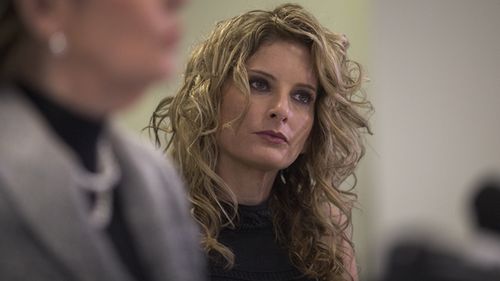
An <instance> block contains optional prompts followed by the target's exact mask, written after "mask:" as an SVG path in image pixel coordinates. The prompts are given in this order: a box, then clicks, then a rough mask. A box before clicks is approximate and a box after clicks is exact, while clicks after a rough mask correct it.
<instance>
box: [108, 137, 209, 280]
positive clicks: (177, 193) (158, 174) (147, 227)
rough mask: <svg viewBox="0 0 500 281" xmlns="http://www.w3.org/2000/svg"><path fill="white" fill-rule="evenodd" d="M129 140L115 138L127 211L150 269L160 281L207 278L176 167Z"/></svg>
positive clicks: (128, 219)
mask: <svg viewBox="0 0 500 281" xmlns="http://www.w3.org/2000/svg"><path fill="white" fill-rule="evenodd" d="M124 139H126V138H118V139H116V140H115V142H114V147H115V149H117V150H118V152H117V155H118V161H119V162H120V166H121V167H122V175H123V178H122V179H123V181H122V183H123V184H122V186H121V187H122V188H123V189H122V195H123V200H124V202H125V204H124V205H126V206H127V208H126V209H125V210H124V212H125V217H126V220H127V223H128V225H129V226H130V228H131V233H132V235H133V236H134V237H135V238H136V239H135V241H137V243H138V245H137V246H138V252H139V254H140V255H141V256H142V259H143V260H144V261H145V262H146V267H147V270H148V271H149V272H150V273H151V276H152V278H153V280H156V281H160V280H176V281H187V280H204V279H203V277H202V272H201V269H203V268H202V263H203V261H202V260H201V259H200V258H201V255H200V252H199V251H196V250H199V249H198V248H197V245H196V241H198V237H196V235H197V233H198V231H197V229H196V227H195V225H194V224H193V223H192V218H191V217H190V216H189V213H188V211H187V209H188V206H187V200H186V197H185V195H184V193H183V190H180V188H181V187H182V186H183V185H182V184H181V182H180V179H179V177H178V176H177V175H176V174H172V173H173V171H174V169H173V167H171V166H170V167H169V166H163V165H161V164H166V162H165V161H163V160H164V159H161V160H162V161H160V159H159V158H157V157H154V156H152V155H150V154H151V152H152V151H148V150H144V149H138V150H134V149H133V148H134V144H133V143H128V144H125V143H122V141H123V140H124ZM135 146H136V144H135ZM145 154H147V155H145ZM156 156H157V155H156ZM152 160H158V161H157V162H154V161H152ZM159 163H161V164H159ZM172 187H174V188H172ZM193 243H194V244H193ZM187 266H188V267H190V268H186V267H187ZM193 271H194V272H193ZM197 271H199V272H197Z"/></svg>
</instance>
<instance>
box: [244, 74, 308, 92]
mask: <svg viewBox="0 0 500 281" xmlns="http://www.w3.org/2000/svg"><path fill="white" fill-rule="evenodd" d="M248 72H254V73H257V74H260V75H262V76H265V77H267V78H269V79H271V80H272V81H276V80H277V79H276V77H274V76H273V75H272V74H270V73H267V72H265V71H262V70H257V69H249V71H248ZM298 86H300V87H305V88H308V89H310V90H312V91H314V92H317V89H316V87H314V86H313V85H311V84H306V83H298Z"/></svg>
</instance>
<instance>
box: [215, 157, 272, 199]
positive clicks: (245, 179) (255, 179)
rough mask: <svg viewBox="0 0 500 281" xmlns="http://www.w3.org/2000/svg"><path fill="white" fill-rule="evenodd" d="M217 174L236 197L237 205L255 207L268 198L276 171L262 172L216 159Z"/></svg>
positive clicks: (238, 163)
mask: <svg viewBox="0 0 500 281" xmlns="http://www.w3.org/2000/svg"><path fill="white" fill-rule="evenodd" d="M216 172H217V174H218V175H219V176H220V177H221V178H222V179H223V180H224V182H225V183H226V184H227V185H228V186H229V188H230V189H231V190H232V191H233V192H234V194H235V195H236V199H237V200H238V204H243V205H257V204H260V203H262V202H264V201H265V200H266V199H267V198H269V194H270V193H271V189H272V187H273V183H274V179H275V178H276V175H277V173H278V171H262V170H259V169H256V168H253V167H249V166H246V165H244V164H241V163H240V162H237V163H236V162H235V161H231V160H230V159H222V158H221V159H218V163H217V167H216Z"/></svg>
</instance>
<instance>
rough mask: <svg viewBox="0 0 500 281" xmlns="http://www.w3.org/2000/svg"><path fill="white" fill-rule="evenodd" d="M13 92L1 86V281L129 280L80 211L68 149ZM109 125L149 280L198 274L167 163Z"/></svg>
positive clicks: (190, 232) (184, 279)
mask: <svg viewBox="0 0 500 281" xmlns="http://www.w3.org/2000/svg"><path fill="white" fill-rule="evenodd" d="M15 91H16V90H14V89H6V88H2V89H0V280H5V281H17V280H27V281H45V280H46V281H100V280H103V281H104V280H105V281H129V280H132V277H131V276H130V275H129V274H128V273H127V271H126V270H125V268H124V266H123V265H122V264H121V262H120V261H119V259H118V257H117V254H116V251H115V249H114V248H113V247H112V243H111V241H109V237H108V236H107V235H105V233H103V232H102V231H98V230H96V229H94V228H92V227H91V226H90V225H89V223H88V221H87V219H86V218H87V216H86V209H85V208H86V205H85V203H86V202H85V198H84V197H83V196H82V194H81V192H80V191H79V189H78V187H77V186H76V183H75V181H74V180H73V179H72V177H71V174H72V171H71V169H72V168H71V167H73V166H74V165H69V164H68V163H71V161H76V160H75V159H76V158H75V156H74V155H73V154H72V152H70V150H69V149H68V148H67V147H66V145H65V144H63V143H62V142H61V141H60V140H59V139H58V138H57V137H56V136H55V135H54V134H53V133H52V131H51V130H49V128H48V124H46V123H45V119H43V118H42V117H41V116H40V115H39V113H38V112H37V111H36V110H35V109H34V108H33V107H32V105H31V104H30V103H29V102H28V101H26V100H24V98H23V97H22V96H21V95H19V94H16V93H15ZM110 127H112V128H111V130H110V135H111V143H112V146H113V149H114V151H115V153H116V155H117V158H118V163H119V165H120V167H121V170H122V184H121V185H120V188H122V191H121V193H122V194H123V198H124V199H123V200H124V203H123V205H124V213H125V214H124V217H125V220H126V221H127V223H128V225H129V227H130V229H131V234H132V236H133V238H134V239H135V240H136V241H137V242H136V243H137V247H138V252H139V255H140V258H141V259H142V260H143V261H144V262H145V265H146V267H147V270H148V271H149V272H150V275H151V276H152V277H153V280H155V281H160V280H174V281H195V280H196V281H198V280H205V279H204V276H205V274H204V269H205V264H204V260H203V258H202V254H201V251H200V250H199V248H198V245H199V242H198V237H197V229H196V227H195V225H194V223H193V222H192V220H191V217H190V215H189V212H188V205H187V200H186V197H185V195H184V192H183V190H182V184H181V182H180V180H179V177H178V176H177V174H176V173H175V172H174V169H173V167H172V166H171V165H170V164H169V163H167V162H166V161H165V160H164V159H163V157H162V156H161V155H160V154H159V153H157V152H155V151H154V150H153V149H151V148H148V147H146V146H144V145H143V144H141V142H139V141H138V140H136V139H134V138H133V137H131V136H128V135H126V134H125V133H124V132H123V131H121V130H119V129H117V128H116V126H114V125H113V126H110ZM137 281H140V280H137Z"/></svg>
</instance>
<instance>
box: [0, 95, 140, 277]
mask: <svg viewBox="0 0 500 281" xmlns="http://www.w3.org/2000/svg"><path fill="white" fill-rule="evenodd" d="M0 120H1V122H0V132H1V133H2V136H1V138H0V159H1V160H0V169H1V171H2V174H3V175H4V176H5V177H6V182H7V185H6V189H7V192H8V194H9V195H10V196H11V197H12V198H11V199H12V200H13V202H14V205H15V206H16V207H17V208H18V212H19V213H20V214H21V216H22V217H23V219H24V220H25V221H26V223H27V225H28V226H29V227H30V228H32V230H33V232H34V233H35V235H36V236H37V238H38V239H40V241H41V242H42V243H43V244H44V245H45V246H46V247H47V249H48V250H49V252H50V253H53V255H54V257H55V258H56V259H58V260H59V261H60V262H61V264H62V265H64V266H67V269H68V270H69V272H70V273H72V274H74V275H75V276H76V279H77V280H82V281H96V280H106V281H109V280H116V281H128V280H130V277H129V276H128V275H126V273H124V270H123V268H122V266H121V265H120V264H119V263H118V262H117V260H118V259H117V258H116V256H115V253H114V251H113V250H112V248H111V246H110V243H109V241H107V239H106V236H105V235H104V234H103V233H101V232H99V231H97V230H95V229H93V228H92V227H90V225H89V224H88V222H87V212H86V210H87V206H86V201H85V200H84V199H85V197H84V194H82V193H80V192H79V190H78V187H77V186H76V185H75V183H74V182H73V181H72V177H71V175H72V173H73V172H74V171H73V170H72V168H70V167H72V166H73V165H71V164H72V163H71V162H72V161H73V162H74V161H75V157H74V156H73V155H72V153H71V152H70V151H69V150H68V149H67V148H66V146H65V145H63V144H62V143H61V142H60V141H59V140H58V139H57V138H56V137H55V136H54V135H53V134H52V133H51V132H50V130H49V129H48V128H47V124H45V122H43V118H42V117H41V116H39V115H38V114H37V112H35V110H33V109H32V107H31V104H29V103H28V102H27V101H24V100H23V99H22V98H21V97H18V96H16V95H15V93H14V94H9V93H6V92H3V91H2V95H0Z"/></svg>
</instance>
